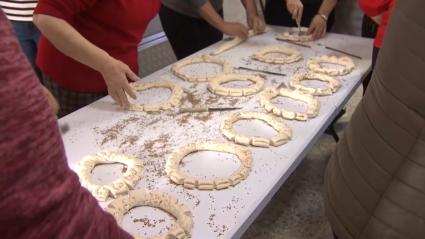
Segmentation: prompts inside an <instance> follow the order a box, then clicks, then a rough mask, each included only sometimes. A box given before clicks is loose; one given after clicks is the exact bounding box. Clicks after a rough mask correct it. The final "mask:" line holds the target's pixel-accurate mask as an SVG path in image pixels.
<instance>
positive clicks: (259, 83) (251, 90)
mask: <svg viewBox="0 0 425 239" xmlns="http://www.w3.org/2000/svg"><path fill="white" fill-rule="evenodd" d="M238 80H240V81H251V82H254V83H255V84H254V85H252V86H248V87H244V88H230V87H229V88H228V87H224V86H221V84H223V83H226V82H230V81H238ZM263 88H264V79H263V78H262V77H261V76H257V75H242V74H227V75H221V76H218V77H216V78H214V79H212V80H211V81H210V82H209V84H208V90H209V91H211V92H213V93H214V94H217V95H224V96H247V95H253V94H256V93H258V92H260V91H261V90H262V89H263Z"/></svg>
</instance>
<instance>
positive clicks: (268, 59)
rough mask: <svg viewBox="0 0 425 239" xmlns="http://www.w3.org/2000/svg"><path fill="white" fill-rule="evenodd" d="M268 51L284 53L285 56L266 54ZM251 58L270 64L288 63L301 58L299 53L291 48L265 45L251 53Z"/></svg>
mask: <svg viewBox="0 0 425 239" xmlns="http://www.w3.org/2000/svg"><path fill="white" fill-rule="evenodd" d="M270 53H281V54H284V55H286V56H285V57H272V56H267V55H268V54H270ZM253 58H254V59H255V60H257V61H261V62H265V63H270V64H289V63H292V62H297V61H299V60H301V59H302V55H301V53H300V52H299V51H298V50H296V49H293V48H288V47H279V46H274V47H266V48H264V49H262V50H260V51H258V52H256V53H255V54H254V55H253Z"/></svg>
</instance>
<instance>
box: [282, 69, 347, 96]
mask: <svg viewBox="0 0 425 239" xmlns="http://www.w3.org/2000/svg"><path fill="white" fill-rule="evenodd" d="M305 80H319V81H324V82H327V83H328V84H327V87H325V88H314V87H307V86H304V85H303V84H301V81H305ZM289 86H291V87H292V88H294V89H295V90H299V91H302V92H304V93H307V94H310V95H316V96H321V95H332V94H333V93H335V92H337V91H338V89H339V88H341V83H340V82H339V81H338V80H335V79H334V78H333V77H330V76H328V75H324V74H319V73H306V74H295V75H294V76H292V79H291V80H290V81H289Z"/></svg>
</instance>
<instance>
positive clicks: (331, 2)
mask: <svg viewBox="0 0 425 239" xmlns="http://www.w3.org/2000/svg"><path fill="white" fill-rule="evenodd" d="M337 3H338V0H324V1H323V2H322V5H321V6H320V8H319V11H318V14H324V15H326V16H329V14H331V12H332V11H333V10H334V8H335V6H336V4H337Z"/></svg>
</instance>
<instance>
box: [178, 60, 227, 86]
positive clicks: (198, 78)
mask: <svg viewBox="0 0 425 239" xmlns="http://www.w3.org/2000/svg"><path fill="white" fill-rule="evenodd" d="M199 63H213V64H217V65H221V66H222V68H223V70H222V72H221V73H218V74H214V75H204V76H201V75H200V76H194V75H190V74H187V73H184V72H182V71H181V68H183V67H185V66H187V65H192V64H199ZM232 71H233V67H232V66H231V65H230V63H228V62H227V61H225V60H221V59H218V58H213V57H211V56H209V55H203V56H201V57H195V58H191V59H185V60H181V61H179V62H177V63H175V64H174V65H173V66H172V67H171V72H172V73H173V74H174V75H176V76H177V77H179V78H181V79H183V80H187V81H192V82H201V81H208V80H210V79H212V78H214V77H217V76H220V75H224V74H229V73H231V72H232Z"/></svg>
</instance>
